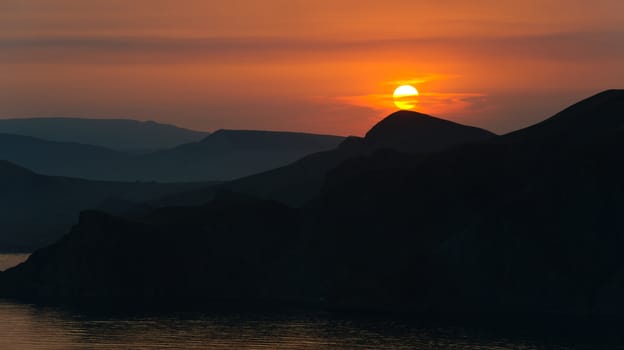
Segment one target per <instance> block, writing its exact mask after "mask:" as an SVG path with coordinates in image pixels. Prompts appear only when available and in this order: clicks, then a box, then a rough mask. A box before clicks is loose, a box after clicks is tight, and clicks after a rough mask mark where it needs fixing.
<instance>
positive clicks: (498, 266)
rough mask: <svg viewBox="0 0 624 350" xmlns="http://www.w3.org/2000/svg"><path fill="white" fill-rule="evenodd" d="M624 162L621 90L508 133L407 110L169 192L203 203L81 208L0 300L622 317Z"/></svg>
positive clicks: (1, 281)
mask: <svg viewBox="0 0 624 350" xmlns="http://www.w3.org/2000/svg"><path fill="white" fill-rule="evenodd" d="M409 130H412V131H409ZM373 131H374V132H373ZM410 135H420V137H415V138H417V139H418V140H414V139H413V138H412V137H410ZM382 140H385V141H382ZM426 140H428V141H427V142H425V141H426ZM345 154H346V155H345ZM622 154H624V90H608V91H604V92H602V93H600V94H598V95H595V96H592V97H590V98H588V99H586V100H583V101H581V102H579V103H577V104H575V105H573V106H570V107H569V108H567V109H565V110H564V111H562V112H560V113H558V114H557V115H555V116H553V117H551V118H549V119H547V120H545V121H544V122H542V123H539V124H536V125H534V126H531V127H529V128H526V129H522V130H519V131H516V132H513V133H510V134H507V135H502V136H495V135H492V134H491V133H488V132H486V131H483V130H479V129H473V128H469V127H463V126H460V125H457V124H452V123H450V122H444V121H440V120H439V119H437V118H432V117H430V116H426V115H422V114H414V113H410V112H399V113H397V114H394V115H391V116H389V117H388V118H387V119H386V120H384V121H382V122H381V123H380V124H378V125H377V126H375V127H374V128H373V129H371V132H369V133H368V134H367V135H366V137H365V138H363V139H359V138H347V139H346V140H344V141H343V142H342V144H341V145H340V146H339V147H338V148H337V149H335V150H332V151H328V152H323V153H318V154H312V155H309V156H307V157H305V158H303V159H301V160H299V161H297V162H295V163H293V164H291V165H289V166H286V167H283V168H279V169H276V170H273V171H269V172H267V173H263V174H259V175H254V176H252V177H249V178H247V179H240V180H236V181H234V182H232V183H226V184H224V185H223V186H212V187H208V188H205V189H202V190H198V191H194V190H193V191H187V192H186V194H183V195H175V196H173V197H169V198H170V199H169V200H170V201H171V203H175V202H176V201H180V202H184V201H198V197H201V196H205V197H204V199H205V203H204V204H200V205H190V204H189V205H186V206H182V205H178V206H170V207H161V208H156V209H153V210H151V211H149V212H147V213H146V212H140V213H134V214H126V215H111V214H107V213H103V212H101V211H87V212H83V213H82V215H81V217H80V221H79V223H78V224H77V225H76V226H74V227H73V228H72V230H71V231H70V232H69V233H68V234H67V235H65V236H64V237H63V238H62V239H61V240H59V241H57V242H55V243H54V244H52V245H50V246H48V247H45V248H42V249H40V250H38V251H36V252H35V253H34V254H33V255H32V256H31V257H30V258H29V260H28V261H27V262H25V263H23V264H21V265H19V266H17V267H15V268H13V269H10V270H8V271H6V272H3V273H1V274H0V296H5V297H16V298H24V299H30V300H45V299H49V300H63V301H77V300H88V301H91V302H92V301H94V300H98V301H102V300H106V301H112V302H113V303H115V302H120V301H121V300H123V301H140V302H144V303H145V302H146V303H157V304H153V305H160V306H162V305H170V304H177V303H180V302H182V301H186V302H189V301H192V302H197V303H201V302H206V301H210V300H217V301H219V300H221V301H222V300H235V301H241V302H265V301H268V300H270V301H274V302H275V301H277V302H281V303H287V302H289V303H291V302H296V303H300V304H306V305H312V306H314V307H322V308H332V309H336V308H338V309H358V310H362V309H369V310H370V309H374V310H392V311H400V312H410V313H422V314H437V315H440V314H468V315H477V317H481V316H483V315H495V316H494V317H500V316H502V315H512V317H515V316H517V315H521V314H532V315H536V314H541V315H559V316H566V317H567V316H581V317H586V316H592V317H596V316H600V317H624V302H622V300H621V297H620V296H621V295H622V293H624V257H623V256H622V255H621V254H620V250H621V249H622V247H623V244H624V221H623V220H622V218H624V201H623V200H622V198H624V183H623V182H622V181H621V179H622V178H624V163H623V162H622V161H621V158H622ZM317 168H322V169H321V171H317ZM272 176H274V177H275V178H272ZM249 179H252V180H249ZM258 179H259V180H258ZM319 179H321V180H319ZM242 181H249V182H248V183H249V185H248V186H249V187H248V188H247V189H246V190H245V191H240V190H238V189H237V188H236V187H235V186H236V185H238V186H242V185H240V183H241V182H242ZM254 181H257V182H255V183H256V184H257V185H253V183H254ZM319 183H320V185H318V184H319ZM264 184H276V185H273V187H270V186H269V188H268V189H267V188H264V187H263V186H265V185H264ZM255 186H259V187H255ZM317 186H318V187H317ZM254 187H255V189H254ZM306 190H308V192H307V193H305V191H306ZM254 191H255V192H254ZM241 192H244V193H241ZM289 192H292V193H297V192H299V193H300V194H297V195H295V196H292V197H290V196H289ZM189 193H190V194H192V193H196V196H195V197H194V198H193V196H190V195H189ZM301 193H303V194H301ZM197 194H199V195H197ZM258 194H260V195H262V197H264V198H258ZM189 196H190V197H189ZM189 198H190V199H189ZM293 198H294V199H293ZM291 201H294V202H299V203H301V202H303V203H301V205H298V206H297V207H293V206H289V205H287V203H288V202H291ZM291 204H292V203H291ZM162 256H167V257H168V258H167V259H166V260H167V261H166V262H165V261H163V259H162ZM514 315H515V316H514Z"/></svg>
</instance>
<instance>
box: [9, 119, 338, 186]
mask: <svg viewBox="0 0 624 350" xmlns="http://www.w3.org/2000/svg"><path fill="white" fill-rule="evenodd" d="M342 139H343V138H342V137H339V136H328V135H315V134H305V133H290V132H270V131H249V130H219V131H217V132H215V133H214V134H211V135H209V136H207V137H205V138H203V139H202V140H201V141H198V142H192V143H187V144H184V145H180V146H177V147H174V148H172V149H167V150H161V151H156V152H151V153H147V154H130V153H125V152H120V151H115V150H112V149H108V148H104V147H99V146H93V145H88V144H79V143H70V142H55V141H47V140H42V139H37V138H33V137H30V136H20V135H12V134H0V159H5V160H8V161H10V162H12V163H15V164H18V165H20V166H23V167H26V168H28V169H31V170H33V171H35V172H37V173H41V174H46V175H54V176H68V177H79V178H85V179H90V180H97V181H159V182H198V181H212V180H231V179H235V178H239V177H243V176H248V175H250V174H253V173H256V172H261V171H266V170H269V169H272V168H276V167H279V166H283V165H285V164H288V163H290V162H293V161H295V160H297V159H299V158H301V157H303V156H305V155H307V154H310V153H314V152H318V151H323V150H326V149H332V148H334V147H335V146H336V145H338V144H339V143H340V142H341V141H342Z"/></svg>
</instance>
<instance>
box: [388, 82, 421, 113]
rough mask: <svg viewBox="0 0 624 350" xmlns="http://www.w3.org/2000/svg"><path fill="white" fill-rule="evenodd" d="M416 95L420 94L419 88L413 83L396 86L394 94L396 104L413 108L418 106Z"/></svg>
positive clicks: (402, 107) (400, 106) (401, 107)
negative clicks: (412, 84)
mask: <svg viewBox="0 0 624 350" xmlns="http://www.w3.org/2000/svg"><path fill="white" fill-rule="evenodd" d="M416 96H418V90H416V88H415V87H413V86H411V85H401V86H399V87H398V88H396V89H395V90H394V93H393V94H392V98H393V99H394V104H395V105H396V106H397V107H398V108H399V109H412V108H414V107H416V102H417V101H416Z"/></svg>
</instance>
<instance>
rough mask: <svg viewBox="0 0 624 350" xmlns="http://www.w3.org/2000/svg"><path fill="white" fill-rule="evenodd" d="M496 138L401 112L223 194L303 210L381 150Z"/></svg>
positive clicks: (181, 200) (178, 200)
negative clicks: (344, 166)
mask: <svg viewBox="0 0 624 350" xmlns="http://www.w3.org/2000/svg"><path fill="white" fill-rule="evenodd" d="M495 136H496V135H495V134H493V133H491V132H489V131H486V130H483V129H479V128H475V127H471V126H466V125H461V124H457V123H453V122H450V121H446V120H443V119H439V118H436V117H432V116H429V115H426V114H422V113H417V112H411V111H399V112H395V113H392V114H390V115H389V116H387V117H386V118H384V119H383V120H382V121H380V122H379V123H377V124H376V125H375V126H374V127H373V128H372V129H371V130H370V131H369V132H368V133H367V134H366V136H365V137H364V138H359V137H353V136H351V137H348V138H347V139H345V140H344V141H343V142H342V143H341V144H340V145H339V146H338V147H336V148H335V149H333V150H329V151H326V152H319V153H314V154H310V155H308V156H305V157H303V158H301V159H299V160H297V161H295V162H293V163H291V164H288V165H286V166H283V167H280V168H276V169H273V170H269V171H266V172H263V173H259V174H255V175H251V176H249V177H245V178H241V179H237V180H234V181H231V182H228V183H226V184H222V185H219V188H225V189H228V190H231V191H235V192H240V193H246V194H251V195H254V196H257V197H261V198H266V199H273V200H278V201H281V202H283V203H287V204H289V205H293V206H301V205H303V204H304V203H306V202H307V201H308V200H310V199H312V198H313V197H314V196H316V195H317V194H318V193H319V191H320V189H321V187H322V185H323V182H324V181H325V177H326V175H327V173H328V172H329V171H330V170H331V169H333V168H335V167H337V166H338V165H340V164H341V163H342V162H344V161H346V160H348V159H351V158H356V157H362V156H366V155H369V154H371V153H373V152H375V151H378V150H382V149H391V150H395V151H399V152H403V153H409V154H414V153H417V154H423V153H430V152H436V151H440V150H443V149H446V148H449V147H453V146H458V145H461V144H464V143H468V142H477V141H484V140H489V139H492V138H494V137H495ZM215 190H216V188H210V189H206V190H205V191H199V192H198V191H194V192H192V193H188V194H178V195H176V196H173V197H170V198H166V199H164V200H162V201H159V202H157V203H156V204H157V205H163V204H200V203H202V202H204V201H206V199H207V198H210V196H211V195H212V194H213V193H214V191H215Z"/></svg>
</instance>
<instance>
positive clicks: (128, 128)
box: [0, 118, 209, 152]
mask: <svg viewBox="0 0 624 350" xmlns="http://www.w3.org/2000/svg"><path fill="white" fill-rule="evenodd" d="M0 133H5V134H15V135H23V136H31V137H35V138H39V139H43V140H48V141H56V142H70V143H82V144H90V145H94V146H100V147H105V148H110V149H114V150H117V151H142V152H144V151H149V150H158V149H165V148H171V147H175V146H178V145H181V144H184V143H189V142H195V141H198V140H200V139H202V138H204V137H206V136H208V135H209V133H208V132H204V131H195V130H189V129H184V128H180V127H177V126H174V125H169V124H161V123H156V122H153V121H138V120H132V119H85V118H19V119H17V118H16V119H0Z"/></svg>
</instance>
